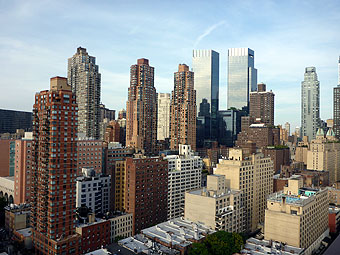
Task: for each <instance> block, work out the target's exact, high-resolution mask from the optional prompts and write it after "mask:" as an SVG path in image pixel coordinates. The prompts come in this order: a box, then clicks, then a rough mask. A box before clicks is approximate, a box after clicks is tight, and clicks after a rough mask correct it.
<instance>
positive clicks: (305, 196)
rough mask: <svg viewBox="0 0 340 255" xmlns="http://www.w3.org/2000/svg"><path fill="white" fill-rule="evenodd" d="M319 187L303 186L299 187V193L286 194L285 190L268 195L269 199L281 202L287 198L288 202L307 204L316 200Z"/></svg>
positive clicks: (299, 204)
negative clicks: (315, 196)
mask: <svg viewBox="0 0 340 255" xmlns="http://www.w3.org/2000/svg"><path fill="white" fill-rule="evenodd" d="M318 191H319V190H317V189H312V188H301V189H299V195H298V196H296V195H289V194H285V193H284V192H283V191H279V192H276V193H273V194H271V195H269V196H268V199H267V200H268V201H272V202H279V203H281V202H282V200H283V199H285V203H286V204H291V205H296V206H305V205H307V204H308V203H310V202H312V201H313V200H314V195H315V194H316V193H317V192H318Z"/></svg>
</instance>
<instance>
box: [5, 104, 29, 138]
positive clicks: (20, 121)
mask: <svg viewBox="0 0 340 255" xmlns="http://www.w3.org/2000/svg"><path fill="white" fill-rule="evenodd" d="M17 129H23V130H24V131H32V113H31V112H22V111H13V110H5V109H0V134H2V133H10V134H13V133H15V132H16V130H17Z"/></svg>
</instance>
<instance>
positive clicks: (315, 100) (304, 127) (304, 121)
mask: <svg viewBox="0 0 340 255" xmlns="http://www.w3.org/2000/svg"><path fill="white" fill-rule="evenodd" d="M319 125H320V83H319V81H318V76H317V74H316V68H315V67H306V69H305V78H304V81H303V82H302V83H301V136H302V137H303V136H308V139H309V140H312V139H314V138H315V135H316V131H317V129H318V127H319Z"/></svg>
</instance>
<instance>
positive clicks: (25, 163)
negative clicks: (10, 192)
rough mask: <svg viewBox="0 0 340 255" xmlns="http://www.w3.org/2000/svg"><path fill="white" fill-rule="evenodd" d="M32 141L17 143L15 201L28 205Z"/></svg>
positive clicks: (19, 141)
mask: <svg viewBox="0 0 340 255" xmlns="http://www.w3.org/2000/svg"><path fill="white" fill-rule="evenodd" d="M31 173H32V139H31V137H30V138H28V137H27V138H23V139H20V140H16V141H15V170H14V201H15V203H16V204H23V203H28V202H29V199H30V193H31V189H30V188H31Z"/></svg>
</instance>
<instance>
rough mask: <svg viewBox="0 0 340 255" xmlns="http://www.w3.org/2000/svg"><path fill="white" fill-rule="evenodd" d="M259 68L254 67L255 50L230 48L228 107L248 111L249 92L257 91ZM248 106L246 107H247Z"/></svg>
mask: <svg viewBox="0 0 340 255" xmlns="http://www.w3.org/2000/svg"><path fill="white" fill-rule="evenodd" d="M256 86H257V69H256V68H254V51H253V50H251V49H249V48H231V49H229V50H228V95H227V97H228V98H227V106H228V109H230V108H232V107H234V108H236V109H240V110H241V109H244V110H247V111H248V107H249V93H250V92H251V91H256ZM245 107H246V108H245Z"/></svg>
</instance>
